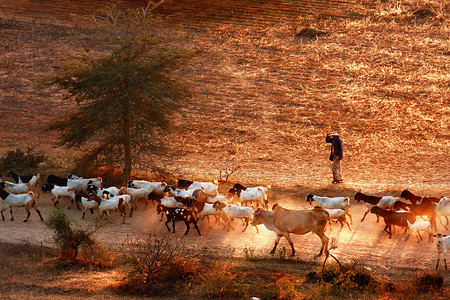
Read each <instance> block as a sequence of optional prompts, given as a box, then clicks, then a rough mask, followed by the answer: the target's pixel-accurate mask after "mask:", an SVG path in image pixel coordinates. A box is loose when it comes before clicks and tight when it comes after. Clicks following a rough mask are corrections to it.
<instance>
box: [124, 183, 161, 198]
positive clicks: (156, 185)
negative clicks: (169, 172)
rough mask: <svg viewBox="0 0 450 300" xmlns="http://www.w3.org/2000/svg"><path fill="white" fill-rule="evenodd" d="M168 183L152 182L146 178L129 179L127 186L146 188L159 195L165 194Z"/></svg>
mask: <svg viewBox="0 0 450 300" xmlns="http://www.w3.org/2000/svg"><path fill="white" fill-rule="evenodd" d="M166 186H167V183H165V182H151V181H146V180H130V181H128V185H127V187H130V188H145V189H148V190H149V193H152V192H153V193H155V194H158V195H161V196H163V195H164V189H165V188H166Z"/></svg>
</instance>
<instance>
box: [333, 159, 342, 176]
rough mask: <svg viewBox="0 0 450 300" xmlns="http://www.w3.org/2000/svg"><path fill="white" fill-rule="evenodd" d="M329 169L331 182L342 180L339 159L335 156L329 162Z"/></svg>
mask: <svg viewBox="0 0 450 300" xmlns="http://www.w3.org/2000/svg"><path fill="white" fill-rule="evenodd" d="M331 170H332V171H333V182H341V181H342V171H341V160H340V159H339V158H337V157H335V158H334V159H333V163H332V164H331Z"/></svg>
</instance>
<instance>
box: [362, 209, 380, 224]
mask: <svg viewBox="0 0 450 300" xmlns="http://www.w3.org/2000/svg"><path fill="white" fill-rule="evenodd" d="M369 212H370V209H368V210H367V211H366V213H365V214H364V216H363V218H362V219H361V222H362V221H364V219H365V218H366V216H367V214H368V213H369ZM377 222H378V216H377Z"/></svg>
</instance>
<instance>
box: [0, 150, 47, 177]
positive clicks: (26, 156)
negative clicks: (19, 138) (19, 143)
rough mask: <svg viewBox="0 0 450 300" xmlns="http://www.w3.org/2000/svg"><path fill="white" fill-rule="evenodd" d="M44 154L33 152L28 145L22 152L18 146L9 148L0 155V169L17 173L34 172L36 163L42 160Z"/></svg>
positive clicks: (36, 167) (36, 166)
mask: <svg viewBox="0 0 450 300" xmlns="http://www.w3.org/2000/svg"><path fill="white" fill-rule="evenodd" d="M44 159H45V156H44V155H38V154H35V153H34V148H33V147H32V146H28V148H27V150H26V151H25V152H24V151H22V150H21V149H19V148H16V149H15V150H10V151H8V152H6V153H5V154H4V155H3V156H1V157H0V170H3V171H4V172H5V171H8V170H12V171H15V172H17V173H27V174H28V173H30V174H31V173H34V172H35V171H36V170H37V169H38V165H39V164H40V163H42V162H44Z"/></svg>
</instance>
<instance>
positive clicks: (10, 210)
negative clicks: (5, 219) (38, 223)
mask: <svg viewBox="0 0 450 300" xmlns="http://www.w3.org/2000/svg"><path fill="white" fill-rule="evenodd" d="M9 213H10V214H11V220H10V221H14V216H13V212H12V207H9Z"/></svg>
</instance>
